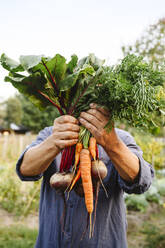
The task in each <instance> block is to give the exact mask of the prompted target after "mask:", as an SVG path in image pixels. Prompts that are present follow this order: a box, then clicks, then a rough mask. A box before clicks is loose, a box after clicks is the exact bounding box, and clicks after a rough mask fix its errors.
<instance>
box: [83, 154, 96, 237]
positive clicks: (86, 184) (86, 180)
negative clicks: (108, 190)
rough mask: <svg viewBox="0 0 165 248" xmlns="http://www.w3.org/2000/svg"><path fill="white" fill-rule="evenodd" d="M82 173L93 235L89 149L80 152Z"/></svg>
mask: <svg viewBox="0 0 165 248" xmlns="http://www.w3.org/2000/svg"><path fill="white" fill-rule="evenodd" d="M80 171H81V178H82V185H83V189H84V195H85V205H86V208H87V211H88V213H89V216H90V234H89V237H91V234H92V212H93V186H92V178H91V158H90V153H89V150H88V149H82V150H81V152H80Z"/></svg>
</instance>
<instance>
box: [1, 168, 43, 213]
mask: <svg viewBox="0 0 165 248" xmlns="http://www.w3.org/2000/svg"><path fill="white" fill-rule="evenodd" d="M0 175H1V177H0V205H1V207H3V208H4V209H6V210H7V211H8V212H12V213H14V214H16V215H18V216H21V215H23V216H25V215H27V214H29V213H31V212H36V211H37V210H38V206H39V192H40V183H41V182H40V181H38V182H29V184H28V185H27V183H26V188H24V186H25V184H23V183H21V181H20V180H19V179H18V176H17V175H16V173H15V169H14V167H13V166H8V167H7V168H5V169H4V170H3V171H2V172H1V174H0ZM4 178H5V180H4Z"/></svg>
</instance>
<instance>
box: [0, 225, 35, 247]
mask: <svg viewBox="0 0 165 248" xmlns="http://www.w3.org/2000/svg"><path fill="white" fill-rule="evenodd" d="M37 233H38V231H37V230H31V229H28V228H26V227H24V226H11V227H3V228H0V247H1V248H13V247H14V248H31V247H34V244H35V241H36V237H37Z"/></svg>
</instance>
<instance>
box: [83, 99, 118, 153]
mask: <svg viewBox="0 0 165 248" xmlns="http://www.w3.org/2000/svg"><path fill="white" fill-rule="evenodd" d="M109 118H110V114H109V112H108V111H107V110H106V109H105V108H103V107H98V106H97V105H96V104H94V103H92V104H90V109H89V110H88V111H86V112H82V113H81V114H80V118H79V121H80V123H81V124H82V125H83V126H84V127H86V128H87V129H88V130H89V131H90V132H91V133H92V135H93V136H94V137H95V138H96V141H97V143H98V144H100V145H101V146H102V147H104V148H105V147H106V144H107V140H109V135H110V133H111V132H109V133H108V132H107V131H106V129H105V128H104V127H105V125H106V124H107V123H108V120H109ZM113 129H114V128H113V127H112V130H113ZM108 143H109V142H108Z"/></svg>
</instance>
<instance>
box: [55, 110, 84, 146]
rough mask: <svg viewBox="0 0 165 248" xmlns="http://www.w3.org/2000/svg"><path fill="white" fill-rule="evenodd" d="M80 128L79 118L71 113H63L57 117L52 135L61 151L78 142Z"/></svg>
mask: <svg viewBox="0 0 165 248" xmlns="http://www.w3.org/2000/svg"><path fill="white" fill-rule="evenodd" d="M79 130H80V127H79V125H78V120H77V119H76V118H74V117H73V116H71V115H62V116H60V117H58V118H56V119H55V121H54V125H53V134H52V135H53V137H54V142H55V146H56V147H57V148H58V149H59V151H60V150H61V149H64V148H65V147H67V146H72V145H75V144H76V143H77V142H78V135H79Z"/></svg>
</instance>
